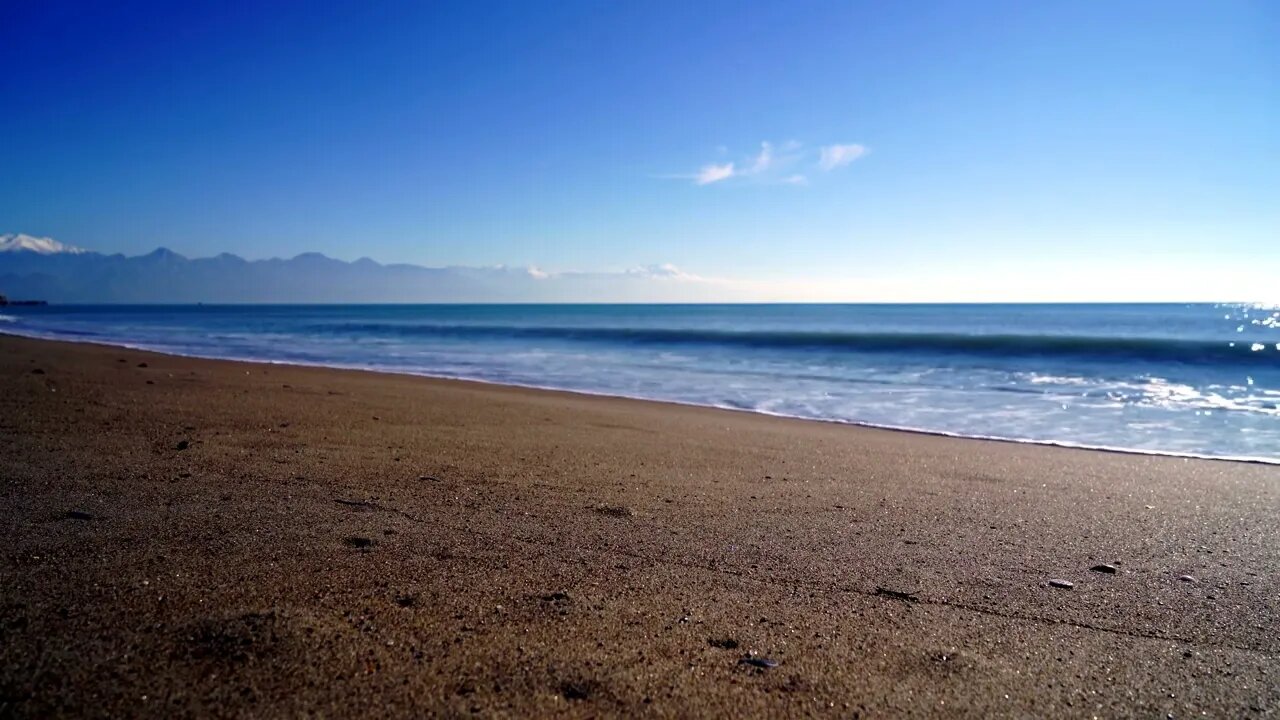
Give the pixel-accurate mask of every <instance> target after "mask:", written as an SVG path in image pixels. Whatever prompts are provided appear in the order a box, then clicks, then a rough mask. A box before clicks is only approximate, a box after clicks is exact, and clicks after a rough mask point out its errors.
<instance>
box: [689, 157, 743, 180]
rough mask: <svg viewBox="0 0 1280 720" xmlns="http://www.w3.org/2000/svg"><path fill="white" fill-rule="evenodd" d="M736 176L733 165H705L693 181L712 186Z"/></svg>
mask: <svg viewBox="0 0 1280 720" xmlns="http://www.w3.org/2000/svg"><path fill="white" fill-rule="evenodd" d="M733 176H734V169H733V163H731V162H730V163H725V164H723V165H716V164H715V163H712V164H710V165H703V166H702V169H701V170H699V171H698V174H697V175H696V176H695V177H694V179H693V181H694V182H695V183H697V184H699V185H710V184H711V183H717V182H720V181H721V180H728V179H729V178H731V177H733Z"/></svg>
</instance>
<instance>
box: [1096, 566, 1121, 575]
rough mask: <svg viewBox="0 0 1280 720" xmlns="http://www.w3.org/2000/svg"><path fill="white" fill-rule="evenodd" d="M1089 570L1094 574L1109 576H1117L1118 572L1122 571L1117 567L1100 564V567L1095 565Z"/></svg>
mask: <svg viewBox="0 0 1280 720" xmlns="http://www.w3.org/2000/svg"><path fill="white" fill-rule="evenodd" d="M1089 569H1090V570H1092V571H1094V572H1099V573H1106V574H1108V575H1115V574H1116V573H1117V572H1119V571H1120V568H1117V567H1116V566H1115V565H1108V564H1106V563H1100V564H1098V565H1094V566H1093V567H1091V568H1089Z"/></svg>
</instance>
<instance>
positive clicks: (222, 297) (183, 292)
mask: <svg viewBox="0 0 1280 720" xmlns="http://www.w3.org/2000/svg"><path fill="white" fill-rule="evenodd" d="M0 293H4V294H6V295H8V296H9V297H10V298H32V299H42V300H48V301H49V302H53V303H200V302H203V303H401V302H422V303H427V302H698V301H708V300H733V299H739V298H735V297H734V295H735V293H734V292H732V288H731V287H730V286H729V285H727V284H725V283H720V282H717V281H712V280H706V279H703V278H698V277H695V276H692V275H688V274H686V273H683V272H681V271H680V270H678V269H676V268H673V267H671V266H652V267H646V268H637V269H633V270H629V271H626V272H618V273H548V272H543V271H540V270H538V269H536V268H506V267H492V268H471V267H444V268H429V267H421V266H418V265H403V264H399V265H383V264H381V263H377V262H374V261H373V260H370V259H368V258H361V259H359V260H356V261H355V262H344V261H341V260H335V259H333V258H329V257H326V256H324V255H321V254H319V253H304V254H302V255H298V256H297V257H293V258H289V259H279V258H272V259H270V260H245V259H244V258H241V257H238V256H236V255H231V254H227V253H223V254H221V255H218V256H216V257H210V258H187V257H184V256H182V255H179V254H178V253H175V252H173V251H172V250H168V249H166V248H158V249H156V250H155V251H153V252H151V253H148V254H146V255H140V256H135V257H125V256H124V255H119V254H116V255H103V254H101V253H96V252H90V251H87V250H83V249H80V248H74V247H70V246H67V245H63V244H62V243H59V242H57V241H56V240H52V239H51V238H35V237H32V236H29V235H0Z"/></svg>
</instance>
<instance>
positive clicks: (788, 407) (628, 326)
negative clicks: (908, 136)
mask: <svg viewBox="0 0 1280 720" xmlns="http://www.w3.org/2000/svg"><path fill="white" fill-rule="evenodd" d="M0 332H6V333H13V334H19V335H27V336H33V337H42V338H54V339H61V340H76V341H87V342H98V343H107V344H113V345H124V346H128V347H135V348H145V349H149V350H158V351H161V352H167V353H174V354H179V355H190V356H199V357H211V358H230V359H242V360H258V361H267V362H282V363H297V364H306V365H323V366H332V367H342V368H365V369H374V370H382V371H391V372H401V373H411V374H421V375H430V376H435V377H448V378H466V379H471V380H481V381H486V382H495V383H504V384H510V385H523V386H533V387H545V388H557V389H563V390H574V391H579V392H587V393H599V394H605V395H617V396H623V397H635V398H648V399H654V400H666V401H673V402H680V403H689V404H694V405H708V406H713V407H722V408H733V409H736V410H743V411H751V412H759V413H767V414H772V415H785V416H791V417H800V418H810V419H815V420H827V421H836V422H845V423H856V424H864V425H873V426H881V427H889V428H900V429H909V430H917V431H924V432H932V433H942V434H948V435H960V436H971V437H984V438H1000V439H1005V440H1014V441H1021V442H1034V443H1049V444H1059V445H1070V446H1084V447H1097V448H1109V449H1123V450H1132V451H1139V452H1149V453H1160V454H1174V455H1191V456H1208V457H1222V458H1248V459H1255V460H1263V461H1268V462H1277V463H1280V307H1269V306H1261V305H1243V304H1232V305H1213V304H1190V305H1186V304H1176V305H1175V304H1167V305H1163V304H1162V305H1130V304H1125V305H1092V304H1090V305H351V306H341V305H308V306H286V305H269V306H48V307H8V308H0Z"/></svg>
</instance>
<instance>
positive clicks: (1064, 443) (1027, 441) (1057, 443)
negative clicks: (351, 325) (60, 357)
mask: <svg viewBox="0 0 1280 720" xmlns="http://www.w3.org/2000/svg"><path fill="white" fill-rule="evenodd" d="M4 336H11V337H20V338H26V339H30V340H43V341H47V342H65V343H76V344H86V345H95V346H98V347H104V348H119V349H125V350H135V351H139V352H148V353H156V354H159V355H169V356H172V357H178V358H187V359H192V360H216V361H226V362H242V363H250V364H261V365H277V366H283V367H305V368H318V369H328V370H341V371H351V372H368V373H374V374H379V375H397V376H403V377H421V378H430V379H433V380H450V381H456V382H468V383H478V384H481V385H493V386H497V387H510V388H522V389H526V390H540V391H546V392H562V393H570V394H574V395H585V396H589V397H602V398H614V399H618V400H635V401H638V402H652V403H660V404H667V405H676V406H681V407H699V408H709V409H714V410H726V411H730V412H742V413H750V414H755V415H764V416H767V417H776V418H783V419H788V420H803V421H806V422H818V423H830V424H835V425H844V426H849V427H860V428H870V429H875V430H890V431H893V432H903V433H912V434H917V435H928V436H936V437H947V438H956V439H963V440H981V441H988V442H1002V443H1013V444H1016V445H1039V446H1043V447H1059V448H1069V449H1074V450H1090V451H1094V452H1108V453H1120V454H1126V455H1149V456H1153V457H1171V458H1183V459H1188V460H1215V461H1222V462H1238V463H1252V464H1260V465H1277V466H1280V457H1274V458H1273V457H1261V456H1253V455H1211V454H1206V453H1192V452H1178V451H1173V450H1149V449H1145V448H1132V447H1123V446H1111V445H1092V444H1089V443H1080V442H1074V441H1071V440H1037V439H1033V438H1018V437H1005V436H1001V435H977V434H965V433H961V432H951V431H947V430H933V429H929V428H923V427H912V426H909V425H892V424H884V423H874V422H863V421H858V420H841V419H839V418H829V417H825V418H824V417H810V416H805V415H791V414H786V413H777V412H770V411H768V410H761V409H757V408H744V407H735V406H732V405H724V404H721V405H715V404H707V403H697V402H684V401H680V400H671V399H664V398H655V397H646V396H641V395H623V394H616V393H609V392H595V391H591V390H580V389H574V388H565V387H557V386H554V385H534V384H522V383H515V382H501V381H497V380H488V379H485V378H478V377H467V376H462V375H445V374H438V373H430V372H423V371H410V370H396V369H391V368H377V367H371V366H365V365H342V364H336V363H335V364H326V363H306V362H298V361H287V360H272V359H269V358H256V357H239V356H229V355H228V356H223V355H200V354H194V353H191V354H189V353H180V352H175V351H172V350H166V349H160V348H155V347H151V346H147V345H133V344H129V343H112V342H105V341H98V340H75V339H71V338H61V337H58V338H54V337H48V336H45V335H39V334H35V333H31V334H27V333H23V332H18V331H14V330H12V329H10V328H4V327H2V326H0V337H4Z"/></svg>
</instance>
